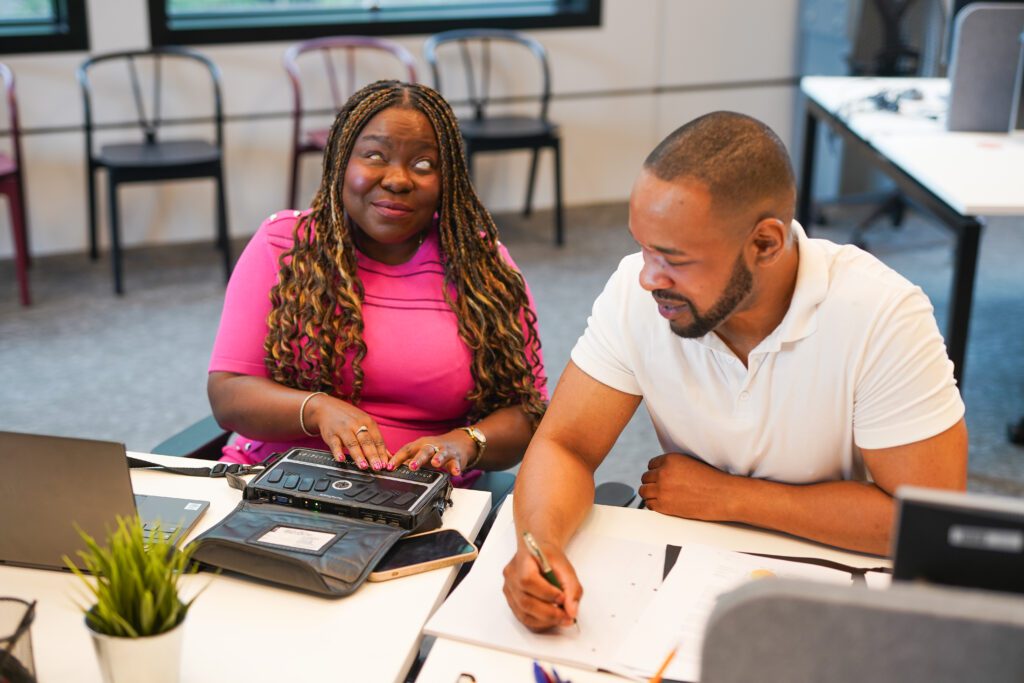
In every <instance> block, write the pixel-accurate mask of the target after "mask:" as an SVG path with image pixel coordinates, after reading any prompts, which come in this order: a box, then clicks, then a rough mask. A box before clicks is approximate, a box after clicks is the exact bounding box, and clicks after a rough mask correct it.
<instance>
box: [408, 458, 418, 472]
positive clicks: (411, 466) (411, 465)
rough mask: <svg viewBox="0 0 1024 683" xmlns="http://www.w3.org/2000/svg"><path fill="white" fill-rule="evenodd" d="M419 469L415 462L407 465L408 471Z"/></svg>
mask: <svg viewBox="0 0 1024 683" xmlns="http://www.w3.org/2000/svg"><path fill="white" fill-rule="evenodd" d="M419 468H420V465H419V463H418V462H416V461H415V460H413V461H412V462H411V463H409V469H410V470H418V469H419Z"/></svg>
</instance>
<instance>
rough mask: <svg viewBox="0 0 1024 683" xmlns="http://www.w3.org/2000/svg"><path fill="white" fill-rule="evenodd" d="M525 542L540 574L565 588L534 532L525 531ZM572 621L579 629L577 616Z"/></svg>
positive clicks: (558, 586) (559, 588)
mask: <svg viewBox="0 0 1024 683" xmlns="http://www.w3.org/2000/svg"><path fill="white" fill-rule="evenodd" d="M523 542H524V543H525V544H526V549H527V550H528V551H530V555H532V556H533V559H534V560H536V561H537V566H539V567H540V574H541V576H543V577H544V580H545V581H547V582H548V583H550V584H551V585H552V586H554V587H555V588H557V589H558V590H564V589H563V588H562V582H561V581H559V580H558V576H557V575H556V574H555V570H554V569H552V568H551V564H550V563H549V562H548V558H546V557H544V553H543V552H541V549H540V546H539V545H537V541H535V540H534V538H533V534H531V533H530V532H529V531H524V532H523ZM562 609H563V610H564V609H565V606H564V605H563V606H562ZM572 623H573V625H574V626H575V627H576V630H577V631H578V630H579V628H580V624H579V622H578V621H576V618H575V617H573V620H572Z"/></svg>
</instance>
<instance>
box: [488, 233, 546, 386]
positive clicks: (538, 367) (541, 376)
mask: <svg viewBox="0 0 1024 683" xmlns="http://www.w3.org/2000/svg"><path fill="white" fill-rule="evenodd" d="M498 253H500V254H501V257H502V258H503V259H505V263H507V264H509V265H510V266H512V267H513V268H514V269H515V270H516V271H517V272H519V273H520V274H522V271H520V270H519V266H517V265H516V262H515V261H513V260H512V255H511V254H509V253H508V249H506V248H505V245H504V244H502V243H501V242H498ZM523 284H524V285H525V286H526V300H527V303H528V305H529V307H530V310H531V311H532V312H533V317H534V319H536V317H537V307H536V305H534V303H533V292H531V291H530V284H529V283H528V282H527V281H526V277H525V276H523ZM519 324H520V325H521V326H522V328H523V335H526V333H527V332H526V317H525V316H524V315H523V314H522V313H520V314H519ZM537 335H538V338H539V336H540V330H539V329H538V330H537ZM533 376H534V380H535V384H536V387H537V391H539V392H540V396H541V398H542V399H544V400H545V401H547V400H548V388H547V383H548V377H547V373H545V371H544V354H543V352H542V351H541V349H540V348H538V349H537V360H536V362H535V363H534V364H533Z"/></svg>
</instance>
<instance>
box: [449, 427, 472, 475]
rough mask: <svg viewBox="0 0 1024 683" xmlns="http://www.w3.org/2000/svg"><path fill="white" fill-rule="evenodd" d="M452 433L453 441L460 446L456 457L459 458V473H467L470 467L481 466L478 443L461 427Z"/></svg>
mask: <svg viewBox="0 0 1024 683" xmlns="http://www.w3.org/2000/svg"><path fill="white" fill-rule="evenodd" d="M450 433H451V437H452V439H453V440H454V441H455V442H456V443H457V444H458V448H457V450H456V457H457V458H458V463H459V471H460V472H465V471H466V470H468V469H469V468H470V467H472V466H475V465H477V464H479V458H477V446H476V441H474V440H473V438H472V437H471V436H470V435H469V434H467V433H466V431H465V430H464V429H462V428H461V427H459V428H458V429H453V430H452V431H451V432H450Z"/></svg>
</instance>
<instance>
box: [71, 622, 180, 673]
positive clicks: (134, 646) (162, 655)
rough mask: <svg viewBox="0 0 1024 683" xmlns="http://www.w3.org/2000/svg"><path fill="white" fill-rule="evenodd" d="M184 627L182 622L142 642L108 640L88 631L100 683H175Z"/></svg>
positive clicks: (114, 638) (113, 637)
mask: <svg viewBox="0 0 1024 683" xmlns="http://www.w3.org/2000/svg"><path fill="white" fill-rule="evenodd" d="M184 626H185V622H184V621H182V622H181V623H180V624H178V625H177V626H175V627H174V628H172V629H171V630H170V631H165V632H163V633H161V634H159V635H155V636H146V637H144V638H121V637H117V636H108V635H104V634H102V633H97V632H96V631H94V630H92V629H91V628H89V634H90V635H91V636H92V644H93V646H94V647H95V648H96V658H97V659H98V660H99V664H100V672H101V673H102V674H103V681H104V683H139V682H140V681H145V683H178V682H179V681H180V680H181V642H182V634H183V633H184V632H185V629H184ZM86 627H87V628H88V623H86Z"/></svg>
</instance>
